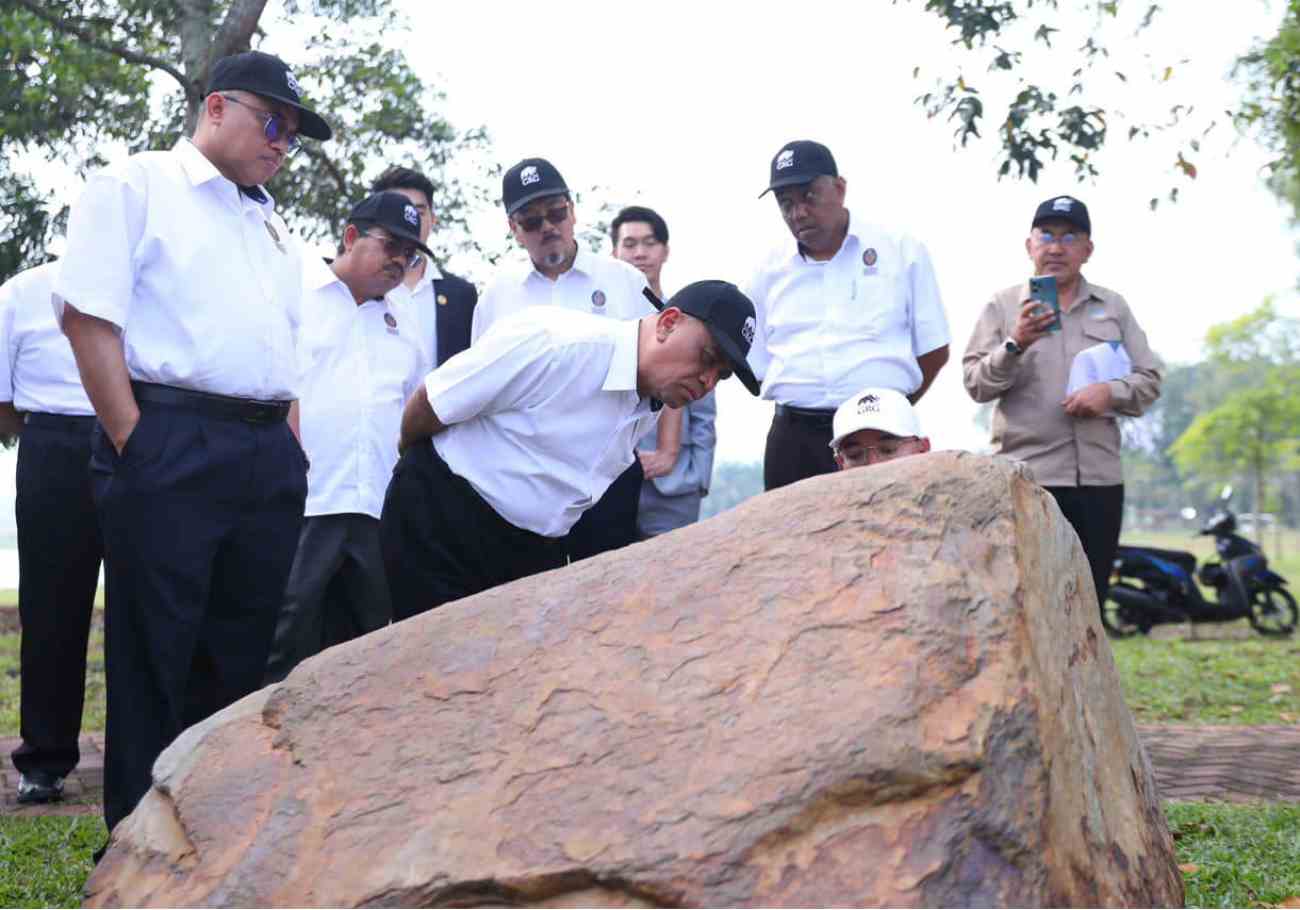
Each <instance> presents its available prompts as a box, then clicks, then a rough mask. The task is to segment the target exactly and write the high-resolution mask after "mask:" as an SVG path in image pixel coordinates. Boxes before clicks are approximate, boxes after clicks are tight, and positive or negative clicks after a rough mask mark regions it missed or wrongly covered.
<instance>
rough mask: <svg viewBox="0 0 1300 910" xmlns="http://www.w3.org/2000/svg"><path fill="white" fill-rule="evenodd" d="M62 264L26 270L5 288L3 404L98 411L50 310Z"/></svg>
mask: <svg viewBox="0 0 1300 910" xmlns="http://www.w3.org/2000/svg"><path fill="white" fill-rule="evenodd" d="M58 268H59V263H57V262H47V263H46V264H45V265H38V266H37V267H36V268H34V269H28V270H27V271H25V272H20V273H19V274H17V275H15V276H14V277H13V278H10V279H9V280H8V281H6V282H5V283H4V285H3V286H0V351H3V352H4V355H5V358H4V362H3V364H0V401H12V402H13V405H14V407H15V408H16V409H18V410H19V411H39V412H41V413H45V414H74V415H78V416H88V415H91V414H94V413H95V410H94V408H92V407H91V406H90V399H89V398H87V397H86V390H85V389H83V388H82V387H81V374H80V373H79V372H77V361H76V359H75V358H73V356H72V345H70V344H68V339H67V338H66V337H64V334H63V333H62V332H61V331H59V325H58V323H57V322H55V321H54V313H53V312H52V311H51V309H50V300H51V295H52V294H53V292H54V279H55V276H56V274H57V271H58Z"/></svg>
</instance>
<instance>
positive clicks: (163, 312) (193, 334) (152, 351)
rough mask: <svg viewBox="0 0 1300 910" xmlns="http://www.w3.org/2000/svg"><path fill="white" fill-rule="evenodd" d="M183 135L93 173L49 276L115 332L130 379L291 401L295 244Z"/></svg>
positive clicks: (297, 273)
mask: <svg viewBox="0 0 1300 910" xmlns="http://www.w3.org/2000/svg"><path fill="white" fill-rule="evenodd" d="M263 195H264V198H265V201H264V202H255V201H254V200H253V199H251V198H249V196H248V195H246V194H244V193H242V192H241V191H240V189H239V188H238V187H237V186H236V185H235V184H234V183H232V182H231V181H229V180H227V179H226V178H225V177H223V176H221V174H220V173H219V172H218V171H217V169H216V167H214V166H213V164H212V162H211V161H209V160H208V159H207V158H205V157H204V156H203V153H202V152H200V151H199V150H198V148H197V147H196V146H195V145H194V144H193V143H192V142H190V141H189V140H188V139H182V140H181V141H180V142H178V143H177V144H176V147H175V148H173V149H172V150H171V151H165V152H143V153H141V154H138V155H132V156H131V157H130V158H128V159H126V160H125V161H123V162H122V163H120V164H117V165H114V166H112V167H108V168H105V169H104V170H101V171H98V172H96V173H95V174H92V175H91V177H90V179H89V180H88V181H87V182H86V188H85V191H84V192H83V193H82V194H81V198H80V199H79V200H78V201H77V204H76V205H75V206H73V209H72V215H71V218H70V220H69V223H68V243H67V252H66V253H65V255H64V257H63V262H65V263H68V264H69V265H70V266H75V267H68V268H62V269H60V270H59V278H58V280H57V281H56V282H55V286H54V291H55V295H56V300H55V302H54V303H55V312H56V314H57V315H58V317H59V319H60V320H61V319H62V315H63V306H62V305H63V303H64V302H65V301H66V302H67V303H68V304H70V305H72V306H74V307H76V308H77V309H78V310H79V311H80V312H82V313H85V314H87V315H90V316H97V317H99V318H100V319H104V320H107V321H108V322H111V323H113V324H114V325H115V326H117V327H118V328H120V329H121V330H122V334H123V343H124V346H125V349H126V366H127V370H128V372H129V373H130V375H131V378H132V379H139V380H144V381H146V382H157V383H162V384H164V385H171V386H180V387H181V388H187V389H196V390H198V391H203V392H211V393H215V394H219V395H231V396H235V397H238V398H256V399H261V400H270V401H284V400H291V399H294V398H297V397H298V396H297V385H296V370H295V364H296V359H295V356H294V347H295V343H296V336H297V331H298V312H299V305H300V299H301V296H302V262H301V258H300V249H299V244H298V241H297V240H296V239H295V238H294V237H293V236H292V235H291V234H290V233H289V229H288V228H287V227H285V224H284V221H283V220H282V219H281V218H280V216H279V215H277V214H275V211H274V209H275V204H274V203H273V202H272V201H271V199H270V197H269V196H265V194H264V193H263Z"/></svg>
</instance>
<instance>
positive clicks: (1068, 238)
mask: <svg viewBox="0 0 1300 910" xmlns="http://www.w3.org/2000/svg"><path fill="white" fill-rule="evenodd" d="M1035 237H1036V238H1037V240H1038V242H1039V243H1040V244H1042V245H1043V246H1051V245H1052V244H1053V243H1059V244H1060V245H1061V246H1063V247H1065V248H1066V249H1067V250H1068V249H1069V248H1070V247H1072V246H1074V245H1075V244H1076V243H1081V242H1082V241H1083V240H1085V239H1086V238H1084V237H1083V236H1082V235H1080V234H1053V233H1052V232H1051V231H1038V232H1037V233H1036V234H1035Z"/></svg>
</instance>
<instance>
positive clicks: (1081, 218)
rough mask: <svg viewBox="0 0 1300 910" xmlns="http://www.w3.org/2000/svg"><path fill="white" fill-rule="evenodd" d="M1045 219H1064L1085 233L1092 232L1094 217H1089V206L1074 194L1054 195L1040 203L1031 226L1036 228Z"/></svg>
mask: <svg viewBox="0 0 1300 910" xmlns="http://www.w3.org/2000/svg"><path fill="white" fill-rule="evenodd" d="M1044 221H1064V222H1065V223H1066V224H1072V225H1074V226H1075V227H1077V228H1078V229H1079V230H1081V231H1083V232H1084V233H1085V234H1091V233H1092V219H1091V218H1089V217H1088V207H1087V206H1086V205H1084V204H1083V203H1082V202H1080V201H1079V200H1078V199H1075V198H1074V197H1073V196H1053V197H1052V198H1051V199H1048V200H1047V201H1046V202H1043V203H1042V204H1040V205H1039V206H1038V209H1037V210H1036V211H1035V212H1034V222H1033V224H1031V225H1030V227H1031V228H1036V227H1038V226H1039V225H1040V224H1042V223H1043V222H1044Z"/></svg>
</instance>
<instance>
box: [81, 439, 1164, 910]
mask: <svg viewBox="0 0 1300 910" xmlns="http://www.w3.org/2000/svg"><path fill="white" fill-rule="evenodd" d="M154 780H155V786H154V789H153V790H152V791H151V793H150V794H149V795H148V796H147V797H146V799H145V801H144V802H143V803H142V804H141V806H140V807H139V809H137V811H136V812H135V813H134V814H133V815H132V816H131V817H130V818H129V819H128V820H127V821H126V822H124V823H123V824H122V825H121V826H120V827H119V830H118V831H117V833H116V835H115V838H114V842H113V844H112V846H111V848H110V849H109V851H108V855H107V856H106V857H105V859H104V860H103V862H101V863H100V865H99V867H98V868H97V869H96V871H95V873H94V875H93V876H92V877H91V879H90V882H89V883H88V892H89V900H90V901H91V902H92V903H96V904H128V905H135V904H165V905H176V906H180V905H193V904H206V905H212V906H228V905H244V906H259V905H261V906H266V905H321V904H324V905H338V906H360V905H383V906H393V905H407V906H446V905H462V906H464V905H474V904H536V905H570V906H579V905H609V906H643V905H650V904H662V905H706V906H738V905H768V906H782V905H816V906H836V905H846V904H848V905H862V906H867V905H893V906H945V905H961V906H998V905H1002V906H1005V905H1016V906H1042V905H1058V906H1065V905H1091V906H1111V905H1142V906H1181V904H1182V898H1183V892H1182V883H1181V877H1180V875H1179V873H1178V870H1177V868H1176V866H1175V860H1174V855H1173V848H1172V843H1171V840H1170V837H1169V833H1168V830H1167V828H1166V826H1165V822H1164V817H1163V815H1162V814H1161V810H1160V805H1159V801H1158V799H1157V794H1156V792H1155V783H1154V779H1153V777H1152V774H1151V769H1150V766H1149V764H1148V762H1147V759H1146V756H1145V755H1144V753H1143V751H1142V748H1141V746H1140V744H1139V742H1138V738H1137V733H1136V730H1135V728H1134V725H1133V721H1132V718H1131V716H1130V714H1129V712H1128V709H1127V708H1126V707H1125V705H1124V703H1123V700H1122V697H1121V694H1120V688H1119V679H1118V676H1117V674H1116V671H1115V665H1114V662H1113V659H1112V657H1111V652H1110V647H1109V645H1108V643H1107V641H1106V639H1105V637H1104V636H1103V634H1102V630H1101V627H1100V625H1099V623H1098V619H1097V608H1096V602H1095V595H1094V594H1093V591H1092V583H1091V580H1090V577H1089V574H1088V571H1087V564H1086V562H1085V560H1084V557H1083V553H1082V550H1081V549H1080V547H1079V544H1078V541H1077V539H1076V538H1075V537H1074V534H1073V532H1071V531H1070V529H1069V527H1068V525H1067V524H1066V523H1065V521H1064V519H1063V518H1062V517H1061V515H1060V512H1059V511H1058V510H1057V508H1056V505H1055V503H1054V502H1053V501H1052V499H1051V498H1050V497H1049V496H1047V495H1046V494H1044V493H1043V491H1042V490H1041V489H1039V488H1038V487H1037V486H1035V485H1034V484H1033V483H1032V482H1030V481H1029V480H1028V479H1027V478H1026V477H1025V476H1024V475H1023V474H1022V473H1020V472H1019V471H1018V470H1017V469H1016V468H1015V467H1014V466H1013V465H1011V464H1009V463H1007V462H1005V461H1001V460H997V459H989V458H982V457H977V456H972V455H962V454H956V453H935V454H932V455H927V456H918V457H914V458H910V459H905V460H903V461H899V462H894V463H891V464H888V465H883V466H879V467H874V468H867V469H859V470H854V471H849V472H845V473H843V474H839V475H835V476H830V477H822V478H817V479H814V480H810V481H807V482H804V483H801V484H797V485H795V486H793V487H789V488H786V489H784V490H780V491H777V492H775V493H772V494H768V495H765V496H762V497H758V498H757V499H755V500H752V501H750V502H748V503H746V504H744V505H742V506H740V507H739V508H736V509H734V510H732V511H730V512H728V513H726V514H724V515H721V516H719V517H717V518H715V519H712V520H710V521H706V522H703V523H701V524H699V525H696V526H694V527H690V528H687V529H684V530H682V531H679V532H676V533H673V534H670V535H667V536H665V537H662V538H658V539H655V540H653V541H651V542H648V543H645V544H639V545H636V546H633V547H629V548H627V549H625V550H622V551H620V552H616V553H612V554H608V555H606V556H604V557H600V558H597V559H592V560H588V561H586V562H582V563H579V564H577V565H575V566H572V567H569V568H567V569H564V570H561V571H557V572H552V573H548V574H546V575H543V576H539V577H535V578H532V579H527V580H524V581H522V582H518V583H516V584H512V585H508V586H505V587H502V588H499V589H497V590H494V591H490V592H487V593H485V594H482V595H480V596H477V597H473V598H469V599H466V600H464V601H460V602H458V603H455V604H451V605H448V606H445V607H443V608H441V609H439V610H437V611H435V612H433V613H430V614H427V615H425V616H423V617H419V618H416V619H413V620H410V621H407V622H403V623H400V624H398V625H395V626H392V627H390V628H388V629H385V630H382V631H380V632H376V633H374V634H372V635H369V636H366V637H365V638H363V639H360V640H357V641H354V642H351V643H349V644H347V645H343V646H341V647H338V648H335V649H333V650H330V651H328V652H326V653H325V654H323V655H321V656H319V657H318V658H315V659H313V660H311V661H308V662H307V663H305V664H303V665H302V666H301V667H299V668H298V669H297V670H296V671H295V672H294V673H293V674H292V675H291V676H290V677H289V678H288V679H287V680H286V681H285V682H284V683H282V684H281V685H279V686H276V687H272V688H270V689H267V690H264V691H262V692H260V693H257V694H256V695H253V696H250V697H249V698H247V699H245V700H244V701H242V702H240V703H239V704H237V705H234V706H232V707H231V708H230V709H228V710H227V711H225V712H223V713H222V714H220V715H218V716H216V717H214V718H212V719H211V720H210V721H208V722H206V723H204V724H202V725H200V726H199V727H196V728H194V729H192V730H189V731H187V732H186V733H185V734H184V735H183V736H182V737H181V738H180V739H179V740H178V741H177V742H176V743H175V744H173V746H172V747H171V748H170V749H168V750H167V751H166V752H165V753H164V754H163V756H162V758H161V759H160V760H159V762H158V764H157V766H156V767H155V769H154Z"/></svg>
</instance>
